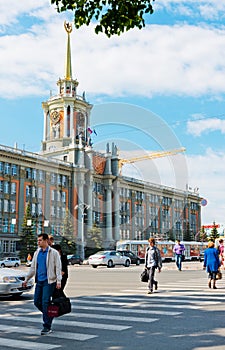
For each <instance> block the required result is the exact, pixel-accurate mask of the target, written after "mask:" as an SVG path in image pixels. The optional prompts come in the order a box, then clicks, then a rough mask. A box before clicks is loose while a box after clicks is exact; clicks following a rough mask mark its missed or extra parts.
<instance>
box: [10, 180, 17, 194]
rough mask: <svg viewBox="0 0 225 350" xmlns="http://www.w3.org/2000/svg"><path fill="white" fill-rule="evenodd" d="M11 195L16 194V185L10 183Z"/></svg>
mask: <svg viewBox="0 0 225 350" xmlns="http://www.w3.org/2000/svg"><path fill="white" fill-rule="evenodd" d="M11 194H16V183H15V182H11Z"/></svg>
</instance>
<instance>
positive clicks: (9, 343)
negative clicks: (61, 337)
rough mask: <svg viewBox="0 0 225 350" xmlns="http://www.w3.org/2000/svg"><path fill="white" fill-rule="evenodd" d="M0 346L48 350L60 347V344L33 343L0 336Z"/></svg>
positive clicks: (28, 349) (26, 349)
mask: <svg viewBox="0 0 225 350" xmlns="http://www.w3.org/2000/svg"><path fill="white" fill-rule="evenodd" d="M0 341H1V346H6V347H9V348H13V349H14V350H15V349H25V350H40V349H41V350H50V349H56V348H61V347H62V346H61V345H53V344H45V343H35V342H31V341H23V340H14V339H7V338H0Z"/></svg>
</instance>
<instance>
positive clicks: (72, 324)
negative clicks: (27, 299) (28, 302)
mask: <svg viewBox="0 0 225 350" xmlns="http://www.w3.org/2000/svg"><path fill="white" fill-rule="evenodd" d="M68 315H70V314H67V317H68ZM76 316H77V315H76ZM90 316H91V315H90V314H88V318H90ZM1 317H3V318H9V319H10V320H11V319H12V315H1ZM13 321H24V322H33V323H40V319H35V318H33V317H23V316H13ZM56 324H57V325H62V326H67V327H82V328H95V329H109V330H111V331H124V330H126V329H129V328H132V326H122V325H113V324H105V323H90V322H77V321H64V320H57V321H56ZM0 339H1V338H0Z"/></svg>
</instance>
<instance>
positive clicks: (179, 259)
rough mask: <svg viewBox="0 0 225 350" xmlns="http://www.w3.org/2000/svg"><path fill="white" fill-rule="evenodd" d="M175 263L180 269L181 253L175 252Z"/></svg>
mask: <svg viewBox="0 0 225 350" xmlns="http://www.w3.org/2000/svg"><path fill="white" fill-rule="evenodd" d="M175 259H176V265H177V268H178V270H180V271H181V267H182V255H181V254H176V257H175Z"/></svg>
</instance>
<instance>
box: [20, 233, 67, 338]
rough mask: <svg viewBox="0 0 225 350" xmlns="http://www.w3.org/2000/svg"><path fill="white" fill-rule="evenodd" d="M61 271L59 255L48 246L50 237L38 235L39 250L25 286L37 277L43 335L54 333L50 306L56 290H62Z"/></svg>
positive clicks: (36, 289)
mask: <svg viewBox="0 0 225 350" xmlns="http://www.w3.org/2000/svg"><path fill="white" fill-rule="evenodd" d="M61 271H62V266H61V259H60V256H59V253H58V252H57V250H55V249H53V248H51V247H50V246H49V245H48V235H47V234H46V233H43V234H40V235H38V249H37V250H36V252H35V253H34V256H33V260H32V264H31V267H30V270H29V272H28V274H27V277H26V278H25V281H24V283H23V285H24V286H26V284H27V281H28V280H29V279H30V278H32V277H33V276H35V282H36V287H35V292H34V305H35V306H36V307H37V308H38V309H39V310H40V311H41V312H42V314H43V329H42V331H41V335H47V334H49V333H51V332H52V330H51V325H52V321H53V318H52V317H49V316H48V305H49V302H50V298H51V297H52V295H53V292H54V290H55V288H57V289H60V288H61V279H62V274H61Z"/></svg>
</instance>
